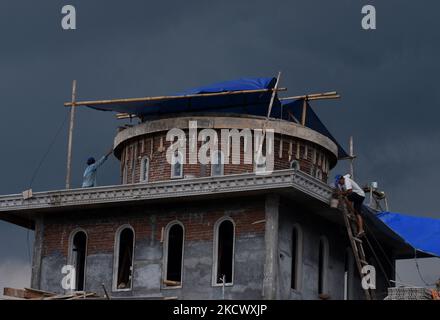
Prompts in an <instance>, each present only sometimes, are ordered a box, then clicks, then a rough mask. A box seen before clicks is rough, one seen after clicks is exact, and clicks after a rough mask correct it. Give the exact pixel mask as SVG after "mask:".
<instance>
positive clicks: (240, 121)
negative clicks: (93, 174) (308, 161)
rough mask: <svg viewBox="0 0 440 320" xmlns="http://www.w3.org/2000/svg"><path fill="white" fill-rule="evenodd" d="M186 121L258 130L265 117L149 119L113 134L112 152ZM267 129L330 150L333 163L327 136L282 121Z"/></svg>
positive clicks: (202, 125)
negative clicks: (136, 138) (134, 139)
mask: <svg viewBox="0 0 440 320" xmlns="http://www.w3.org/2000/svg"><path fill="white" fill-rule="evenodd" d="M189 121H197V126H198V128H200V129H205V128H210V129H245V128H249V129H252V130H253V129H261V128H263V125H264V123H265V122H266V118H262V117H255V116H253V117H251V116H246V117H243V116H242V117H238V116H224V115H223V116H215V115H209V116H208V115H206V116H202V115H201V116H185V117H175V118H165V119H159V120H152V121H147V122H143V123H140V124H138V125H135V126H133V127H129V128H127V129H124V130H122V131H120V132H118V134H117V135H116V137H115V139H114V149H115V151H116V153H117V150H118V149H119V147H120V146H121V144H122V143H124V142H126V141H128V140H130V139H133V138H135V137H139V136H142V135H146V134H151V133H156V132H164V131H168V130H170V129H173V128H179V129H188V126H189ZM266 128H270V129H273V130H274V131H275V133H280V134H283V135H285V136H291V137H295V138H299V139H303V140H306V141H310V142H312V143H315V144H317V145H320V146H321V147H323V148H325V149H327V150H328V151H330V152H331V153H332V154H333V155H334V157H335V159H334V161H336V159H337V155H338V147H337V145H336V144H335V143H334V142H333V141H332V140H330V139H329V138H328V137H326V136H324V135H322V134H320V133H319V132H317V131H314V130H312V129H310V128H307V127H304V126H302V125H299V124H297V123H294V122H289V121H285V120H277V119H272V120H269V123H268V125H267V126H266Z"/></svg>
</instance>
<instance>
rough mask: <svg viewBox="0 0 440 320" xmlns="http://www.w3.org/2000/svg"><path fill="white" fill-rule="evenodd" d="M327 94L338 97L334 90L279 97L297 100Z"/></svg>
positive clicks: (325, 95)
mask: <svg viewBox="0 0 440 320" xmlns="http://www.w3.org/2000/svg"><path fill="white" fill-rule="evenodd" d="M327 96H338V97H340V96H339V94H338V93H337V92H336V91H330V92H323V93H311V94H304V95H300V96H293V97H285V98H280V100H298V99H309V100H311V99H312V98H319V97H327ZM323 99H324V98H323Z"/></svg>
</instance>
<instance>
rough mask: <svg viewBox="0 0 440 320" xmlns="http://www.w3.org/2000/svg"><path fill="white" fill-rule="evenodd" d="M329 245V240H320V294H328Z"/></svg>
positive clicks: (323, 238) (323, 237)
mask: <svg viewBox="0 0 440 320" xmlns="http://www.w3.org/2000/svg"><path fill="white" fill-rule="evenodd" d="M328 255H329V245H328V239H327V237H325V236H322V237H321V238H320V239H319V253H318V256H319V258H318V294H325V293H327V271H328Z"/></svg>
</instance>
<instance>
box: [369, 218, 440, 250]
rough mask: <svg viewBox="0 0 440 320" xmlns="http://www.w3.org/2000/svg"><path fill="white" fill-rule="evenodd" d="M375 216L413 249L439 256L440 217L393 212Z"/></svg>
mask: <svg viewBox="0 0 440 320" xmlns="http://www.w3.org/2000/svg"><path fill="white" fill-rule="evenodd" d="M376 216H377V217H378V218H379V219H380V220H381V221H382V222H383V223H385V224H386V225H387V227H388V228H390V229H391V230H392V231H393V232H395V233H396V234H397V235H399V236H400V237H401V238H402V239H403V240H405V242H407V243H408V244H409V245H411V247H413V248H414V249H417V250H418V251H422V252H424V253H428V254H430V255H434V256H437V257H440V219H434V218H426V217H415V216H410V215H405V214H400V213H394V212H381V213H379V214H377V215H376Z"/></svg>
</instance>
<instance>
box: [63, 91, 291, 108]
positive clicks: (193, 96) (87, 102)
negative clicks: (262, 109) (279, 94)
mask: <svg viewBox="0 0 440 320" xmlns="http://www.w3.org/2000/svg"><path fill="white" fill-rule="evenodd" d="M286 90H287V88H277V89H255V90H240V91H225V92H213V93H199V94H187V95H181V96H158V97H142V98H128V99H107V100H95V101H93V100H91V101H78V102H75V103H72V102H65V103H64V106H65V107H72V106H75V107H76V106H87V105H90V104H94V105H105V104H112V103H129V102H146V101H158V100H165V99H169V100H174V99H185V98H195V97H213V96H225V95H235V94H242V93H258V92H272V91H286Z"/></svg>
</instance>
